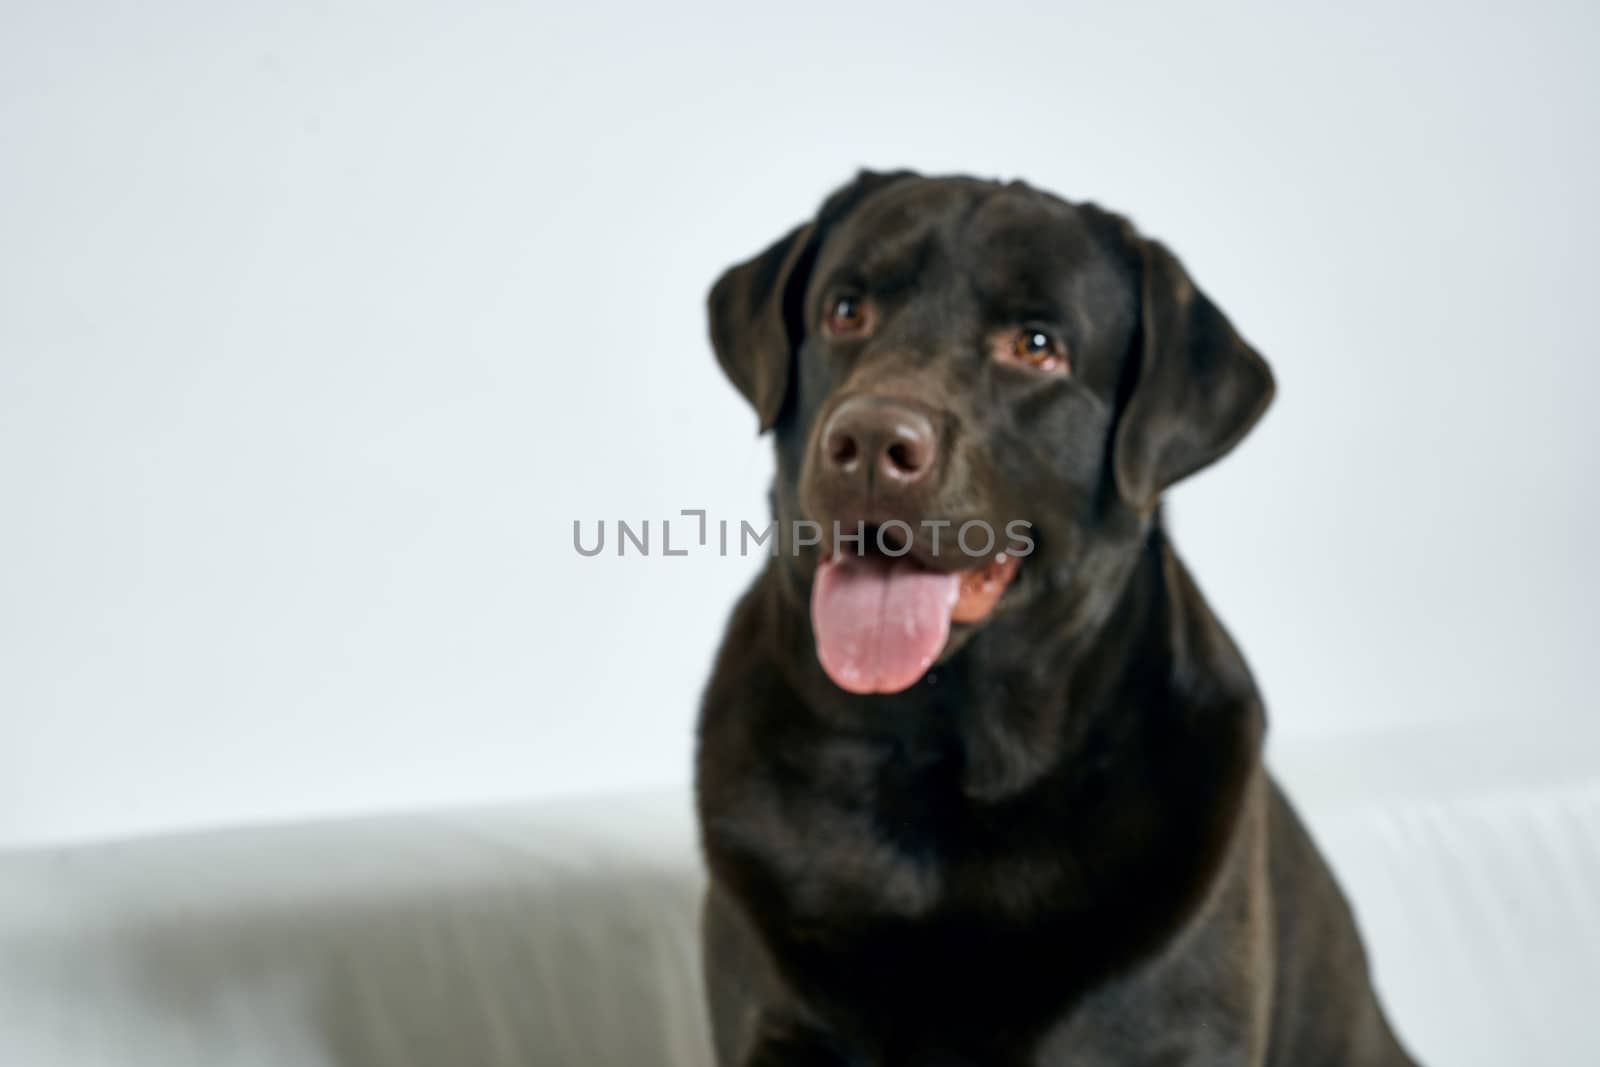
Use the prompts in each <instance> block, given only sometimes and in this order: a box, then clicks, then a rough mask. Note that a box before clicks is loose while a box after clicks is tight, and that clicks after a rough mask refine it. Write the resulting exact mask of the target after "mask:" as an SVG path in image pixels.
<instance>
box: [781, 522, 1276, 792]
mask: <svg viewBox="0 0 1600 1067" xmlns="http://www.w3.org/2000/svg"><path fill="white" fill-rule="evenodd" d="M767 578H768V579H769V580H768V581H767V582H766V583H764V584H766V585H767V586H768V591H769V595H770V596H771V597H772V601H771V602H770V603H772V605H773V607H774V608H775V609H776V611H775V615H776V617H777V620H776V621H777V627H776V632H775V634H774V635H773V636H774V637H775V638H776V639H777V640H778V642H779V645H780V649H781V650H786V651H787V655H785V654H783V652H782V651H780V655H779V659H780V662H784V663H786V664H787V667H788V671H789V674H790V681H791V683H792V684H793V685H794V687H795V689H796V691H797V694H798V695H799V696H800V697H801V700H802V702H803V703H805V704H806V705H807V706H808V707H809V708H810V709H812V710H813V711H814V712H815V713H816V714H817V715H818V716H819V717H820V718H822V719H823V720H825V721H826V722H828V723H829V724H831V725H833V726H835V727H838V728H840V729H843V730H847V731H851V732H859V733H865V734H876V735H880V736H883V737H885V738H889V739H892V741H893V743H894V744H896V745H897V746H899V747H902V748H904V749H905V750H906V751H908V752H911V753H918V752H921V753H935V752H938V751H949V750H950V749H952V748H954V749H956V750H958V751H959V758H960V760H961V763H962V774H961V787H962V789H963V791H964V792H965V793H966V794H967V796H968V797H969V798H971V799H972V800H973V801H975V802H979V803H993V802H998V801H1002V800H1005V799H1007V798H1009V797H1014V796H1017V795H1019V794H1021V793H1023V792H1025V791H1027V790H1028V789H1029V788H1030V787H1031V786H1033V785H1035V784H1036V783H1038V782H1039V781H1041V779H1043V778H1045V777H1046V776H1048V775H1050V774H1051V773H1052V772H1053V771H1055V770H1057V769H1061V768H1064V767H1074V766H1077V767H1082V766H1087V765H1088V762H1089V761H1087V760H1086V759H1085V757H1086V755H1088V754H1091V753H1097V754H1099V755H1100V756H1102V757H1103V756H1104V755H1105V754H1106V753H1108V752H1109V751H1112V750H1115V749H1116V748H1118V747H1120V746H1122V745H1127V744H1139V743H1148V740H1149V739H1148V737H1145V739H1144V741H1143V742H1141V740H1140V739H1139V737H1137V736H1135V735H1137V734H1139V733H1140V731H1146V732H1148V731H1149V730H1151V729H1161V728H1163V727H1164V726H1166V725H1167V723H1166V722H1165V721H1164V719H1165V717H1168V716H1181V717H1182V718H1183V719H1191V718H1193V717H1194V716H1199V715H1204V714H1205V712H1206V711H1207V709H1208V708H1212V707H1215V708H1228V709H1233V711H1234V712H1235V714H1234V715H1233V716H1232V718H1231V720H1230V728H1232V729H1238V730H1244V731H1246V732H1247V733H1249V734H1251V735H1253V737H1254V738H1255V739H1257V740H1258V739H1259V735H1260V732H1261V729H1262V726H1263V723H1262V721H1261V719H1262V716H1261V710H1260V700H1259V697H1258V694H1257V691H1256V688H1255V685H1254V682H1253V681H1252V679H1251V678H1250V674H1249V671H1248V669H1247V668H1246V666H1245V664H1244V661H1243V658H1242V657H1241V656H1240V654H1239V652H1238V651H1237V649H1236V648H1235V647H1234V645H1233V643H1232V641H1231V640H1230V639H1229V638H1228V636H1227V634H1226V632H1225V631H1224V630H1223V629H1222V627H1221V625H1220V624H1219V623H1218V622H1217V620H1216V618H1215V617H1214V616H1213V615H1212V613H1211V611H1210V609H1209V608H1208V607H1207V605H1206V603H1205V601H1204V599H1203V598H1202V597H1201V595H1200V593H1199V591H1198V590H1197V589H1196V588H1195V586H1194V583H1193V581H1192V579H1191V578H1190V577H1189V575H1188V573H1187V572H1186V570H1185V569H1184V567H1183V565H1182V563H1181V562H1180V561H1179V560H1178V558H1177V556H1176V554H1175V553H1174V552H1173V550H1172V547H1171V544H1170V542H1169V541H1168V539H1167V537H1166V535H1165V533H1164V531H1163V529H1162V525H1161V522H1160V516H1159V513H1157V514H1156V515H1154V516H1152V517H1151V518H1150V519H1149V520H1148V521H1147V522H1146V523H1145V524H1143V526H1142V529H1141V532H1140V534H1139V536H1138V537H1137V538H1135V539H1134V540H1133V542H1132V544H1131V545H1128V546H1123V547H1106V548H1103V549H1100V550H1098V551H1092V552H1090V553H1088V554H1087V555H1086V557H1085V558H1084V559H1083V560H1082V561H1080V562H1079V564H1078V565H1077V566H1075V567H1074V568H1073V569H1072V571H1071V573H1070V574H1067V575H1063V576H1061V577H1060V578H1059V579H1058V580H1057V581H1056V582H1055V583H1054V584H1053V585H1052V586H1051V587H1050V588H1047V589H1046V590H1044V592H1043V595H1037V596H1035V597H1033V598H1032V600H1031V602H1030V603H1028V604H1027V605H1026V606H1025V607H1023V608H1020V609H1018V610H1014V611H1009V612H1003V613H1002V614H1001V615H1000V616H998V617H996V618H994V619H993V620H991V621H990V622H989V623H988V624H986V625H984V626H983V627H981V628H980V629H979V630H978V631H977V632H976V633H974V634H972V635H970V637H969V638H968V640H967V641H966V642H965V643H964V644H963V645H962V647H960V648H959V649H958V650H957V651H956V652H955V653H954V654H953V655H952V656H950V658H949V659H948V660H947V661H945V662H941V663H939V664H937V665H936V666H935V667H934V668H933V669H932V670H930V671H929V673H928V675H927V676H926V677H924V678H923V680H922V681H921V682H919V683H917V684H916V685H915V686H913V687H912V688H911V689H909V690H907V691H905V692H903V693H896V694H887V695H881V696H870V697H860V696H850V695H846V694H844V693H842V692H840V691H839V690H838V689H837V688H836V687H835V686H833V684H832V683H831V682H829V681H828V680H827V678H826V677H825V676H824V675H823V674H822V672H821V669H820V667H819V666H818V665H817V663H816V656H815V654H814V653H812V652H811V651H810V648H811V644H812V641H813V637H812V633H811V628H810V622H809V617H808V615H807V612H806V604H805V597H804V595H803V592H802V591H801V590H799V589H797V588H795V586H794V584H793V580H792V575H791V574H788V573H786V572H785V571H784V570H783V569H782V568H781V567H780V566H778V565H774V566H773V567H772V568H769V571H768V574H767ZM1239 709H1245V710H1244V714H1243V715H1239V714H1237V712H1238V710H1239Z"/></svg>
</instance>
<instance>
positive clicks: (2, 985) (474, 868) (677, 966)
mask: <svg viewBox="0 0 1600 1067" xmlns="http://www.w3.org/2000/svg"><path fill="white" fill-rule="evenodd" d="M1532 736H1537V732H1536V731H1528V730H1523V729H1518V730H1515V731H1511V730H1499V731H1478V732H1462V731H1452V732H1450V733H1444V734H1434V735H1410V736H1406V737H1396V738H1390V739H1387V740H1383V741H1381V742H1380V741H1374V740H1372V739H1366V740H1361V741H1354V740H1347V741H1343V742H1338V743H1331V742H1330V743H1325V744H1319V745H1315V746H1302V747H1299V748H1296V749H1293V750H1287V751H1281V752H1280V751H1274V752H1273V754H1272V762H1273V764H1274V766H1275V768H1276V769H1277V770H1278V771H1279V773H1280V776H1281V777H1282V778H1283V779H1284V780H1285V781H1286V783H1287V784H1288V786H1289V789H1290V792H1291V794H1293V795H1294V796H1295V798H1296V800H1297V801H1298V803H1299V804H1300V806H1301V808H1302V810H1303V811H1304V813H1305V814H1306V816H1307V818H1308V821H1309V822H1310V824H1311V826H1312V828H1313V831H1314V832H1315V834H1316V836H1317V837H1318V839H1319V840H1320V842H1321V843H1322V845H1323V847H1324V849H1325V850H1326V851H1327V853H1328V854H1329V855H1330V857H1331V858H1332V860H1333V863H1334V866H1335V868H1336V870H1337V871H1338V873H1339V876H1340V878H1341V880H1342V881H1343V882H1344V884H1345V886H1346V887H1347V889H1348V890H1349V892H1350V894H1351V895H1352V897H1353V898H1354V901H1355V904H1356V908H1357V911H1358V913H1359V915H1360V918H1361V921H1362V924H1363V928H1364V930H1365V933H1366V938H1367V942H1368V945H1369V950H1370V952H1371V954H1372V956H1373V959H1374V964H1375V967H1376V970H1377V975H1378V982H1379V985H1380V988H1381V991H1382V994H1383V996H1384V999H1385V1001H1386V1003H1387V1004H1388V1007H1389V1010H1390V1013H1391V1015H1392V1017H1393V1019H1394V1021H1395V1023H1396V1025H1397V1027H1398V1029H1399V1031H1400V1032H1401V1034H1402V1036H1403V1037H1404V1039H1405V1040H1406V1041H1407V1043H1408V1044H1409V1045H1410V1046H1411V1048H1412V1049H1413V1051H1415V1052H1416V1053H1417V1054H1418V1055H1419V1056H1420V1057H1421V1058H1422V1059H1423V1060H1424V1062H1425V1063H1427V1064H1430V1065H1434V1067H1443V1065H1447V1064H1450V1065H1456V1067H1473V1065H1484V1067H1488V1065H1494V1067H1531V1065H1552V1067H1555V1065H1560V1067H1583V1065H1587V1064H1594V1063H1600V748H1597V747H1596V746H1595V744H1594V742H1595V741H1596V739H1597V738H1600V731H1593V732H1591V733H1590V734H1589V735H1588V736H1586V737H1583V738H1577V739H1572V738H1565V737H1558V738H1550V737H1548V736H1546V737H1545V738H1544V739H1543V740H1542V741H1539V742H1538V743H1534V742H1531V741H1529V740H1528V739H1529V737H1532ZM702 877H703V876H702V874H701V873H700V870H699V866H698V861H697V853H696V849H695V843H694V831H693V821H692V816H691V812H690V802H689V794H688V791H687V790H676V791H665V792H652V793H643V794H636V795H627V796H615V797H609V798H602V799H591V800H582V801H580V800H570V801H560V802H555V803H543V804H538V805H529V806H525V807H519V808H500V809H490V810H477V811H460V812H444V813H433V814H422V815H413V816H406V817H382V818H365V819H351V820H341V821H329V822H323V823H318V824H309V825H300V826H283V827H273V828H256V829H242V830H227V831H212V832H205V833H197V834H185V835H178V836H169V837H160V838H147V839H142V840H136V841H128V842H119V843H109V844H97V845H87V846H74V847H66V848H54V849H44V850H30V851H24V852H16V853H12V854H9V855H4V856H0V1065H5V1067H146V1065H148V1067H256V1065H260V1067H267V1065H271V1067H286V1065H297V1067H380V1065H381V1067H478V1065H482V1067H512V1065H517V1067H527V1065H535V1064H537V1065H544V1064H550V1065H567V1064H570V1065H574V1067H611V1065H617V1067H623V1065H626V1067H634V1065H675V1067H679V1065H681V1067H690V1065H694V1067H702V1065H704V1064H706V1063H707V1051H706V1027H705V1021H704V1019H703V1017H702V1011H701V1005H700V997H699V977H698V959H697V954H696V953H697V947H696V933H695V925H696V904H697V897H698V894H699V890H700V885H701V879H702Z"/></svg>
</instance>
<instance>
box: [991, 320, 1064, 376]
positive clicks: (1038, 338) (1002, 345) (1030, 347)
mask: <svg viewBox="0 0 1600 1067" xmlns="http://www.w3.org/2000/svg"><path fill="white" fill-rule="evenodd" d="M989 350H990V353H991V354H992V355H993V356H994V358H995V359H997V360H999V361H1000V362H1001V363H1013V364H1020V365H1022V366H1025V367H1032V368H1034V369H1035V370H1041V371H1046V372H1050V373H1066V371H1067V370H1068V369H1069V367H1068V363H1067V346H1066V345H1065V344H1064V343H1062V341H1061V338H1059V337H1057V336H1056V335H1055V334H1054V333H1053V332H1051V331H1050V330H1048V329H1045V328H1044V327H1042V326H1016V327H1013V328H1011V329H1009V330H1002V331H1000V333H998V334H996V335H995V337H994V339H993V341H992V342H991V344H990V349H989Z"/></svg>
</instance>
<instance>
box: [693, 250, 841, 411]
mask: <svg viewBox="0 0 1600 1067" xmlns="http://www.w3.org/2000/svg"><path fill="white" fill-rule="evenodd" d="M815 235H816V224H815V223H811V222H807V223H805V224H803V225H800V226H796V227H795V228H794V229H792V230H790V231H789V232H788V233H787V234H785V235H784V236H783V237H781V238H779V239H778V241H777V243H775V244H774V245H773V246H772V247H771V248H768V249H767V250H766V251H765V252H762V253H761V254H760V255H758V256H756V257H755V258H754V259H751V260H747V261H746V262H744V263H741V264H739V265H738V266H736V267H730V268H728V270H727V271H726V272H724V273H723V275H722V277H720V278H718V279H717V284H716V285H713V286H712V287H711V296H710V299H709V300H708V301H707V310H708V311H709V313H710V318H711V347H712V348H713V349H714V350H715V351H716V353H717V362H718V363H720V364H721V365H722V372H723V373H724V374H726V375H727V376H728V380H729V381H731V382H733V384H734V385H735V386H736V387H737V388H738V390H739V392H741V393H743V394H744V398H745V399H746V400H748V401H750V406H751V407H753V408H755V409H756V415H757V417H758V418H760V420H761V432H762V433H766V432H767V431H768V430H770V429H772V424H773V423H775V422H777V421H778V414H779V412H781V411H782V410H783V398H784V395H785V394H786V393H787V392H788V391H789V364H790V361H791V360H792V358H793V355H794V349H795V346H796V345H798V344H799V342H800V335H801V333H802V331H803V326H802V324H801V322H800V318H801V314H802V312H801V307H800V304H801V300H802V298H803V297H804V294H805V288H806V279H807V278H808V277H809V276H810V274H811V264H812V262H814V261H815V259H816V254H817V243H816V240H815Z"/></svg>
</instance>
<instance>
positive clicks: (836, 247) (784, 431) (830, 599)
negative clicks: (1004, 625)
mask: <svg viewBox="0 0 1600 1067" xmlns="http://www.w3.org/2000/svg"><path fill="white" fill-rule="evenodd" d="M710 317H711V337H712V344H713V346H714V348H715V349H716V354H717V359H718V361H719V362H720V363H721V364H722V367H723V369H724V370H725V371H726V373H727V375H728V377H729V378H730V379H731V380H732V381H733V383H734V384H735V385H736V386H737V387H738V388H739V390H740V391H741V392H742V393H743V394H744V395H745V397H746V398H747V399H748V400H749V401H750V403H751V404H752V405H753V406H754V407H755V409H756V413H757V415H758V417H759V419H760V425H761V428H762V430H763V431H765V430H773V431H775V434H776V438H777V443H778V463H779V469H778V480H777V486H776V492H775V503H776V512H777V515H776V517H777V519H778V520H779V524H778V528H779V531H780V532H779V545H780V555H781V557H782V559H783V560H784V561H785V562H784V564H783V565H784V566H785V567H787V568H789V570H790V571H791V572H792V574H793V575H794V576H795V578H796V579H797V581H798V582H799V583H800V585H801V587H802V588H807V587H808V588H809V596H810V603H811V616H812V623H813V628H814V631H815V636H816V641H817V651H818V655H819V658H820V660H821V662H822V665H823V667H824V668H825V669H826V670H827V673H828V675H829V677H831V678H832V679H833V680H834V682H835V683H837V684H838V685H839V686H840V687H842V688H844V689H847V690H850V691H852V692H860V693H867V692H895V691H898V690H901V689H905V688H907V687H908V686H910V685H912V684H913V683H914V682H916V681H917V680H918V679H919V678H920V677H921V676H922V675H923V674H924V673H925V672H926V671H927V669H928V668H929V667H930V666H931V665H932V664H933V663H934V662H935V660H937V659H938V658H939V657H940V656H942V655H947V654H949V653H950V652H952V651H953V650H954V649H955V648H957V647H958V646H959V645H960V644H961V643H962V642H963V641H964V640H966V639H967V638H969V637H970V636H971V634H972V633H973V632H974V631H975V630H977V629H978V628H980V627H982V626H984V625H986V624H987V623H989V621H990V620H991V619H993V618H995V617H997V616H1000V615H1003V614H1006V613H1009V612H1012V611H1014V610H1016V609H1018V608H1020V607H1022V606H1024V605H1027V604H1029V603H1036V602H1038V601H1039V600H1040V599H1041V598H1044V597H1046V596H1047V595H1049V594H1051V593H1055V594H1056V595H1057V596H1060V595H1064V594H1066V593H1067V592H1068V591H1070V590H1071V589H1072V588H1073V586H1074V577H1075V576H1078V575H1081V574H1082V573H1083V572H1085V571H1086V570H1087V569H1089V568H1090V566H1091V562H1092V561H1093V560H1094V559H1096V558H1097V557H1103V556H1104V555H1105V554H1106V553H1107V552H1112V553H1115V552H1121V553H1122V554H1123V555H1127V554H1128V553H1131V552H1132V551H1134V550H1135V546H1136V545H1137V543H1138V541H1139V535H1140V533H1141V532H1142V531H1143V530H1144V529H1145V527H1146V525H1147V524H1148V522H1149V520H1150V516H1151V515H1152V514H1153V513H1154V511H1155V508H1156V504H1157V502H1158V500H1159V498H1160V495H1161V493H1162V491H1163V490H1164V489H1165V488H1166V487H1167V486H1169V485H1171V484H1172V483H1174V482H1176V481H1178V480H1179V479H1180V478H1183V477H1185V476H1186V475H1188V474H1191V473H1193V472H1194V471H1196V470H1199V469H1200V468H1201V467H1204V466H1206V465H1207V464H1209V463H1211V462H1212V461H1214V460H1216V459H1217V458H1218V457H1220V456H1221V455H1222V454H1223V453H1225V452H1227V451H1228V449H1230V448H1231V447H1232V446H1233V445H1234V444H1235V443H1236V442H1238V441H1239V439H1240V438H1241V437H1243V436H1244V434H1245V433H1246V431H1248V430H1249V429H1250V427H1251V425H1252V424H1254V423H1255V421H1256V420H1257V418H1259V417H1260V415H1261V413H1262V412H1263V411H1264V410H1265V408H1266V406H1267V404H1268V403H1269V402H1270V400H1271V397H1272V391H1273V382H1272V375H1271V372H1270V371H1269V370H1268V369H1267V365H1266V363H1265V362H1263V360H1262V359H1261V357H1260V356H1259V355H1258V354H1257V353H1256V352H1255V351H1254V350H1253V349H1252V348H1250V346H1249V345H1247V344H1246V343H1245V342H1244V341H1243V340H1242V339H1241V338H1240V337H1239V335H1238V333H1236V332H1235V331H1234V329H1233V327H1232V326H1231V325H1230V324H1229V322H1228V320H1227V319H1226V318H1224V317H1223V315H1222V313H1221V312H1220V311H1219V310H1218V309H1217V308H1216V306H1215V305H1214V304H1212V303H1211V301H1210V300H1208V299H1207V298H1206V297H1205V295H1204V294H1203V293H1201V292H1200V291H1199V289H1197V288H1196V287H1195V285H1194V284H1193V283H1192V282H1191V281H1190V280H1189V277H1188V275H1187V274H1186V273H1185V272H1184V269H1183V267H1182V266H1181V265H1180V264H1179V263H1178V261H1177V260H1176V259H1175V258H1174V257H1173V256H1172V254H1171V253H1170V252H1168V251H1167V250H1166V249H1165V248H1164V247H1162V246H1161V245H1160V244H1157V243H1156V242H1154V241H1150V240H1147V239H1145V238H1143V237H1141V236H1139V235H1138V234H1137V233H1136V232H1135V231H1134V229H1133V228H1132V226H1131V225H1130V224H1129V223H1128V222H1127V221H1125V220H1124V219H1122V218H1120V217H1118V216H1116V215H1112V214H1110V213H1108V212H1105V211H1102V210H1100V209H1099V208H1096V207H1095V206H1093V205H1090V204H1072V203H1068V202H1066V201H1063V200H1061V199H1059V198H1057V197H1054V196H1051V195H1049V194H1047V193H1043V192H1040V191H1038V190H1035V189H1031V188H1029V187H1027V186H1026V185H1023V184H1020V183H1011V184H1005V185H1002V184H998V183H993V182H985V181H977V180H973V179H967V178H924V177H920V176H918V175H915V174H911V173H907V172H898V173H893V174H875V173H870V172H866V173H862V174H861V175H860V176H858V177H857V178H856V180H855V181H853V182H851V183H850V184H849V185H847V186H845V187H844V188H843V189H840V190H839V191H838V192H836V193H834V194H833V195H832V196H831V197H829V198H828V200H827V201H826V202H825V203H824V204H823V205H822V208H821V210H820V211H819V212H818V213H817V215H816V217H815V218H814V219H813V220H812V221H810V222H807V223H804V224H802V225H800V226H798V227H796V228H795V229H794V230H792V231H790V232H789V233H788V234H787V235H785V236H784V237H782V238H781V239H779V240H778V242H777V243H776V244H774V245H772V247H770V248H768V249H767V250H766V251H764V252H762V253H761V254H760V255H758V256H756V257H755V258H754V259H751V260H750V261H748V262H746V263H743V264H740V265H738V266H736V267H733V268H731V269H730V270H729V271H728V272H727V273H725V274H724V275H723V276H722V278H721V279H719V280H718V282H717V283H716V285H715V287H714V288H713V289H712V292H711V297H710ZM811 542H815V543H814V544H812V543H811ZM1078 584H1079V585H1081V584H1082V583H1081V582H1080V583H1078Z"/></svg>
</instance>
